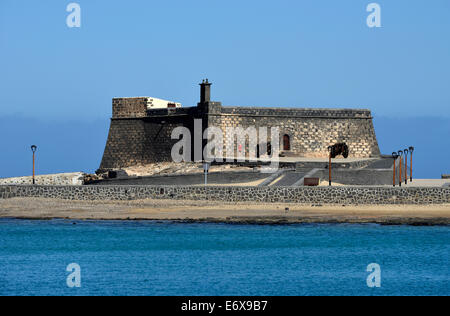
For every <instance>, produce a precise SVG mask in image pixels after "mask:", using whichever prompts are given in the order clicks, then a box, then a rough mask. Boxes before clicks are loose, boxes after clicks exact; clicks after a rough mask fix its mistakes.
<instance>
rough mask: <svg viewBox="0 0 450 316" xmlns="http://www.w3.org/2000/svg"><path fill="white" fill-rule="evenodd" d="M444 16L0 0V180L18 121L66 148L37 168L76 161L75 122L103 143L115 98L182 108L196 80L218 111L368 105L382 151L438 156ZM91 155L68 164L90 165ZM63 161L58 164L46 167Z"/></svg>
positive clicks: (389, 8) (359, 7) (447, 50)
mask: <svg viewBox="0 0 450 316" xmlns="http://www.w3.org/2000/svg"><path fill="white" fill-rule="evenodd" d="M70 2H76V3H78V4H79V5H80V6H81V19H82V21H81V23H82V24H81V28H68V27H67V25H66V17H67V15H68V13H67V12H66V6H67V5H68V4H69V3H70ZM371 2H377V3H379V4H380V6H381V10H382V11H381V14H382V17H381V18H382V27H381V28H368V27H367V25H366V18H367V16H368V14H369V13H368V12H366V6H367V5H368V4H369V3H371ZM449 17H450V1H448V0H433V1H424V0H417V1H406V0H396V1H364V0H342V1H335V0H314V1H313V0H308V1H306V0H305V1H299V0H293V1H284V0H278V1H264V0H258V1H256V0H241V1H235V0H229V1H216V0H209V1H197V0H189V1H186V0H183V1H172V0H168V1H132V0H131V1H106V0H103V1H101V0H78V1H63V0H46V1H23V0H2V1H1V2H0V69H1V72H0V87H1V88H0V118H2V120H0V122H8V124H6V123H3V125H2V126H0V131H2V134H3V135H5V133H7V134H8V135H9V136H8V138H9V140H8V141H6V140H5V139H3V141H2V142H3V143H1V142H0V145H1V146H2V148H3V155H1V156H0V163H1V165H2V166H1V167H0V177H2V176H4V175H6V174H8V175H10V174H11V173H12V172H13V171H12V170H13V169H12V168H10V167H8V164H14V163H16V162H17V161H18V160H17V156H18V155H19V153H18V152H17V151H13V150H12V149H11V148H6V149H5V146H6V144H10V142H13V144H14V145H17V146H23V147H21V148H25V147H26V148H28V145H29V144H28V143H31V142H33V140H32V138H33V137H32V136H31V135H30V137H29V138H28V137H27V134H25V135H22V134H21V135H22V136H20V137H19V136H17V131H18V130H19V129H20V130H22V132H23V131H25V130H26V131H29V132H30V133H31V134H35V135H41V134H42V135H47V134H48V135H52V134H53V135H56V134H59V135H66V137H65V139H66V142H68V141H69V140H70V141H71V142H72V145H73V146H68V145H67V148H66V147H64V146H66V145H63V144H62V143H55V142H50V141H49V140H48V138H43V139H41V144H45V142H48V143H49V145H51V146H52V148H54V152H55V153H57V152H58V146H61V147H62V148H64V149H65V154H61V155H62V156H58V155H57V157H58V159H59V160H58V161H56V159H57V158H54V161H53V160H52V159H53V158H51V157H54V155H52V156H49V159H50V160H49V161H48V163H49V166H50V167H49V168H47V169H48V170H47V169H46V171H49V172H50V171H56V170H59V169H67V168H68V169H70V165H71V164H72V163H74V162H76V161H84V158H83V159H81V158H80V159H78V160H77V157H78V156H77V155H80V152H81V150H82V148H80V147H79V146H82V145H83V142H82V141H80V140H79V139H77V135H86V136H87V137H89V133H88V132H86V131H85V129H86V128H88V129H93V131H92V132H94V131H95V133H96V134H95V135H94V134H92V133H91V134H90V137H92V138H93V139H94V138H95V139H96V140H95V142H98V143H101V146H100V147H103V146H104V142H105V141H106V133H107V131H104V130H103V129H104V128H106V129H107V125H108V124H107V123H108V121H107V120H108V118H109V117H110V115H111V99H112V98H113V97H118V96H143V95H150V96H155V97H162V98H169V99H173V100H175V101H179V102H182V103H183V105H185V106H189V105H194V104H195V103H196V102H197V100H198V98H199V95H198V86H197V83H198V82H200V81H201V79H202V78H206V77H208V78H209V79H210V80H211V81H213V83H214V85H213V91H212V96H213V99H215V100H217V101H222V102H223V104H224V105H261V106H301V107H316V106H317V107H352V108H359V107H362V108H370V109H371V110H372V111H373V114H374V116H375V117H376V118H379V119H378V121H377V119H376V120H375V123H376V128H377V134H378V135H379V141H380V146H381V148H382V149H383V151H384V152H391V151H392V150H393V149H391V147H394V146H396V144H397V143H399V144H398V146H397V147H402V146H405V145H409V144H410V143H412V144H415V145H416V146H417V145H418V147H421V143H419V142H420V141H421V142H423V146H422V147H424V148H425V147H427V146H430V145H431V144H434V146H435V148H436V151H439V150H438V149H437V148H442V147H444V149H443V151H445V152H446V153H448V154H450V150H449V149H446V147H450V146H449V145H450V142H449V140H448V136H449V135H450V133H449V129H448V128H446V126H447V125H448V123H449V122H450V89H449V86H450V36H449V35H450V18H449ZM421 119H422V120H421ZM395 120H397V122H398V126H399V128H398V131H396V132H395V133H394V134H395V137H397V138H396V139H398V140H397V142H396V143H392V144H391V142H392V141H393V137H392V134H393V133H392V132H391V129H392V128H393V126H396V124H395V122H396V121H395ZM14 122H15V124H13V123H14ZM30 122H34V123H33V124H34V125H33V124H32V125H33V126H35V130H31V129H29V126H30V125H29V124H31V123H30ZM99 122H102V123H99ZM421 122H423V124H422V123H421ZM99 124H100V125H101V124H103V126H102V129H101V130H100V128H97V129H96V127H98V126H99ZM413 124H417V125H413ZM437 124H438V125H437ZM405 125H408V126H409V127H408V128H409V129H410V132H409V134H406V132H405V131H406V130H407V129H406V128H401V126H405ZM7 126H8V128H7ZM438 131H439V133H438ZM443 131H444V135H442V134H441V133H442V132H443ZM383 135H391V136H389V137H388V136H386V137H385V136H383ZM424 135H427V136H429V137H428V138H427V137H425V138H426V140H423V138H424V137H423V136H424ZM430 137H432V139H430ZM97 139H98V140H97ZM58 141H61V142H63V140H58ZM22 143H24V144H22ZM404 143H405V144H404ZM96 144H97V143H96ZM96 146H97V145H96ZM44 147H45V145H44ZM93 147H94V146H93ZM385 147H386V148H385ZM394 149H396V150H397V148H394ZM102 150H103V148H100V149H99V150H97V151H98V152H97V151H95V155H94V154H92V155H91V158H90V159H89V158H88V157H87V156H86V157H85V159H86V161H85V163H84V164H83V165H80V167H83V168H85V169H89V170H95V169H96V168H97V167H98V164H99V160H100V159H101V152H102ZM52 152H53V151H52ZM20 155H21V154H20ZM64 155H66V156H64ZM86 155H87V154H86ZM99 156H100V157H99ZM73 157H75V158H73ZM438 159H439V167H440V170H441V169H444V170H442V172H445V171H447V172H450V170H448V169H449V166H448V163H447V162H446V161H448V159H446V160H445V158H438ZM61 160H63V161H64V162H65V163H66V165H67V166H68V167H54V168H53V169H52V168H51V166H52V165H53V166H57V165H59V164H62V162H61ZM72 160H73V161H72ZM425 162H426V161H424V162H423V163H424V168H425V166H426V165H427V164H426V163H425ZM5 164H6V166H5ZM426 168H431V167H426ZM434 168H437V167H434ZM445 169H446V170H445ZM433 170H434V169H433ZM14 172H15V173H27V172H28V169H26V168H24V167H20V168H19V167H18V168H17V169H14ZM425 172H426V170H424V174H425ZM429 172H430V173H432V174H433V176H434V177H437V176H438V170H437V169H436V170H434V171H433V172H431V169H430V170H429Z"/></svg>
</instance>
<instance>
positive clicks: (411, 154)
mask: <svg viewBox="0 0 450 316" xmlns="http://www.w3.org/2000/svg"><path fill="white" fill-rule="evenodd" d="M409 152H410V157H411V163H410V166H409V167H410V168H411V171H410V173H409V175H410V177H411V178H410V179H409V180H410V181H411V182H412V179H413V167H412V163H413V159H412V156H413V152H414V147H413V146H411V147H409Z"/></svg>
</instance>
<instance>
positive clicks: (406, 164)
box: [403, 149, 409, 184]
mask: <svg viewBox="0 0 450 316" xmlns="http://www.w3.org/2000/svg"><path fill="white" fill-rule="evenodd" d="M403 152H404V153H405V184H408V153H409V150H408V149H405V150H403Z"/></svg>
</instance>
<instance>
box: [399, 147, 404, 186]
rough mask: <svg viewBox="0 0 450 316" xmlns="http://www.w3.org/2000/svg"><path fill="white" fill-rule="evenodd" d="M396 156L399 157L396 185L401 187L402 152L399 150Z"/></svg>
mask: <svg viewBox="0 0 450 316" xmlns="http://www.w3.org/2000/svg"><path fill="white" fill-rule="evenodd" d="M398 155H399V156H400V166H399V173H398V185H399V186H402V173H403V167H402V160H403V151H402V150H399V151H398Z"/></svg>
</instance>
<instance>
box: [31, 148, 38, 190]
mask: <svg viewBox="0 0 450 316" xmlns="http://www.w3.org/2000/svg"><path fill="white" fill-rule="evenodd" d="M36 150H37V146H36V145H31V151H32V152H33V184H36V180H35V178H34V177H35V163H34V161H35V153H36Z"/></svg>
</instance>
